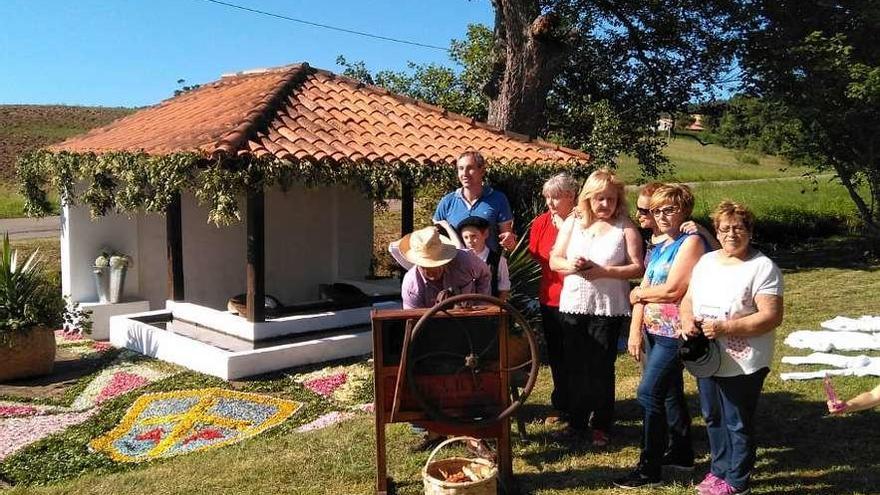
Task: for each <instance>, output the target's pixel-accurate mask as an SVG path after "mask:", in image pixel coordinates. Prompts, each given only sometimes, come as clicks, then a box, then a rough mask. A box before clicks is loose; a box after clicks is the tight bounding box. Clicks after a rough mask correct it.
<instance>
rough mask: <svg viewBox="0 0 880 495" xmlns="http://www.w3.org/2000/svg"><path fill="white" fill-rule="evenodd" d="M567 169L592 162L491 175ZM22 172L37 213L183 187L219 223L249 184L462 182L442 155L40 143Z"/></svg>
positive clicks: (103, 205) (370, 190)
mask: <svg viewBox="0 0 880 495" xmlns="http://www.w3.org/2000/svg"><path fill="white" fill-rule="evenodd" d="M561 171H568V172H570V173H572V174H574V175H575V176H576V177H578V178H584V177H585V176H586V175H587V174H589V173H590V172H591V171H592V167H589V166H583V165H578V164H570V165H553V164H544V165H523V164H519V163H501V162H499V163H493V164H492V165H491V166H490V168H489V174H488V181H489V182H490V183H492V184H497V185H498V186H499V187H500V188H502V189H505V188H504V186H505V185H508V186H509V187H511V188H515V189H522V188H523V187H524V186H526V187H527V188H532V189H534V188H535V187H537V190H536V191H537V194H540V184H542V183H543V182H544V181H545V180H546V179H547V178H548V177H550V176H551V175H553V174H555V173H559V172H561ZM16 174H17V178H18V183H19V190H20V192H21V194H22V196H24V199H25V205H24V207H25V213H26V214H27V215H29V216H45V215H47V214H49V213H50V212H51V205H50V203H49V200H48V194H49V191H52V190H54V191H57V193H58V197H59V199H60V200H61V202H62V204H66V205H71V206H73V205H87V206H88V207H89V210H90V212H91V215H92V217H93V218H94V217H99V216H103V215H106V214H108V213H121V214H127V215H134V214H137V213H139V212H144V211H146V212H153V213H164V212H165V211H166V209H167V208H168V205H169V204H170V203H171V200H172V198H173V196H174V194H175V193H177V192H184V191H189V192H192V193H193V194H194V195H195V197H196V198H197V199H198V201H199V203H200V204H201V205H202V206H204V207H206V208H207V209H208V211H209V213H208V221H209V222H211V223H214V224H215V225H217V226H218V227H219V226H224V225H229V224H232V223H234V222H237V221H240V220H241V209H240V205H239V200H240V199H241V198H242V197H243V196H244V195H245V194H246V193H247V191H248V190H256V189H259V188H269V187H272V186H275V185H278V186H280V187H281V188H282V189H283V190H285V191H287V190H288V189H289V188H290V187H291V186H292V185H294V184H301V185H304V186H305V187H309V188H313V187H318V186H326V185H332V184H348V185H350V186H352V187H354V188H356V189H357V190H359V191H360V192H361V193H362V194H364V195H365V196H367V197H368V198H370V199H373V200H375V201H384V200H386V199H390V198H395V197H398V196H399V184H400V183H401V182H402V181H404V180H406V181H409V182H410V183H411V184H413V185H414V186H415V187H416V188H417V189H418V188H419V187H420V186H423V185H429V184H430V185H440V186H443V187H447V188H449V189H452V188H453V187H455V186H456V185H457V179H456V176H455V171H454V167H452V166H450V165H447V164H442V163H441V164H428V165H423V164H420V163H414V162H401V161H393V162H365V161H346V162H335V161H332V160H299V161H291V160H280V159H277V158H275V157H267V158H254V157H248V158H222V159H208V158H206V157H205V156H204V155H201V154H198V153H172V154H168V155H161V156H154V155H148V154H146V153H132V152H108V153H102V154H95V153H71V152H66V151H61V152H57V153H55V152H51V151H46V150H40V151H35V152H30V153H26V154H24V155H22V156H21V157H20V158H19V160H18V162H17V164H16ZM507 192H508V195H510V194H511V193H513V191H509V190H508V191H507Z"/></svg>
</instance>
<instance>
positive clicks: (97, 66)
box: [0, 0, 492, 106]
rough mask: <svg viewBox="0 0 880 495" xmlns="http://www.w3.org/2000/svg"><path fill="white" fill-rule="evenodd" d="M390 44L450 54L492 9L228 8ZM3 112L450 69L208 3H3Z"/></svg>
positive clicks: (295, 2) (445, 3)
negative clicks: (344, 72) (335, 75)
mask: <svg viewBox="0 0 880 495" xmlns="http://www.w3.org/2000/svg"><path fill="white" fill-rule="evenodd" d="M228 1H229V3H235V4H238V5H242V6H245V7H249V8H253V9H258V10H264V11H269V12H274V13H277V14H282V15H285V16H289V17H296V18H301V19H306V20H309V21H312V22H318V23H322V24H330V25H335V26H339V27H343V28H347V29H352V30H357V31H366V32H371V33H375V34H379V35H383V36H388V37H393V38H400V39H407V40H412V41H418V42H422V43H427V44H431V45H439V46H443V47H445V46H448V44H449V41H450V40H451V39H453V38H459V39H460V38H463V37H464V33H465V30H466V28H467V25H468V24H469V23H484V24H487V25H491V24H492V8H491V5H490V0H396V1H392V0H361V1H354V0H228ZM0 19H2V21H0V104H17V103H24V104H68V105H101V106H141V105H149V104H153V103H157V102H159V101H161V100H163V99H165V98H168V97H169V96H171V95H172V94H173V92H174V90H175V89H176V88H177V87H178V85H177V80H178V79H185V80H186V84H194V83H205V82H209V81H213V80H215V79H217V78H218V77H219V76H220V75H221V74H223V73H227V72H235V71H239V70H245V69H250V68H258V67H272V66H279V65H285V64H289V63H295V62H301V61H307V62H309V63H310V64H311V65H313V66H315V67H320V68H323V69H328V70H333V71H339V70H340V68H339V67H338V66H337V65H336V57H337V55H344V56H345V57H346V58H347V59H348V60H350V61H356V60H363V61H364V62H366V63H367V66H368V67H370V68H371V69H402V68H404V67H405V66H406V63H407V61H410V60H412V61H415V62H440V63H447V62H448V56H447V54H446V53H445V52H441V51H438V50H431V49H425V48H418V47H414V46H408V45H400V44H396V43H389V42H384V41H378V40H372V39H367V38H363V37H359V36H354V35H350V34H343V33H339V32H334V31H329V30H325V29H319V28H315V27H310V26H305V25H302V24H298V23H294V22H290V21H285V20H280V19H274V18H270V17H265V16H261V15H258V14H252V13H247V12H242V11H239V10H235V9H231V8H229V7H224V6H221V5H216V4H213V3H209V2H206V1H205V0H0Z"/></svg>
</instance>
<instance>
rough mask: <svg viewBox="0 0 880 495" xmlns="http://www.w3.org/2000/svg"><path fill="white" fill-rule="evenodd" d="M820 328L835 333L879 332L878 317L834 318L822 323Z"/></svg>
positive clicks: (879, 318) (879, 321)
mask: <svg viewBox="0 0 880 495" xmlns="http://www.w3.org/2000/svg"><path fill="white" fill-rule="evenodd" d="M820 326H821V327H822V328H824V329H826V330H833V331H836V332H880V316H868V315H864V316H860V317H859V318H850V317H848V316H835V317H834V318H832V319H830V320H826V321H823V322H822V323H821V324H820Z"/></svg>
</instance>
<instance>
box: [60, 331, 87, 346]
mask: <svg viewBox="0 0 880 495" xmlns="http://www.w3.org/2000/svg"><path fill="white" fill-rule="evenodd" d="M79 340H87V339H86V336H85V335H83V333H82V332H66V331H64V330H63V329H62V330H55V342H57V343H58V344H63V343H65V342H76V341H79Z"/></svg>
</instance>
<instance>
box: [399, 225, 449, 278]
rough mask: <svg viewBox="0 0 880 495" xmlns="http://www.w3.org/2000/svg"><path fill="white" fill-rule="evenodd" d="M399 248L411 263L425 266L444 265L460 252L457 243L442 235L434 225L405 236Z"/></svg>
mask: <svg viewBox="0 0 880 495" xmlns="http://www.w3.org/2000/svg"><path fill="white" fill-rule="evenodd" d="M399 248H400V252H401V253H402V254H403V257H404V258H406V259H407V260H408V261H409V262H410V263H412V264H414V265H418V266H421V267H424V268H434V267H437V266H443V265H445V264H446V263H449V262H450V261H452V258H455V255H456V254H458V248H457V247H456V246H455V244H454V243H453V242H452V241H450V240H449V239H444V238H442V237H440V234H438V233H437V229H435V228H434V227H425V228H423V229H419V230H416V231H415V232H413V233H411V234H407V235H405V236H403V239H401V240H400V244H399Z"/></svg>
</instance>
